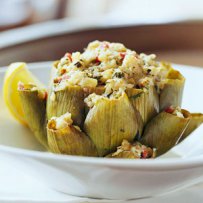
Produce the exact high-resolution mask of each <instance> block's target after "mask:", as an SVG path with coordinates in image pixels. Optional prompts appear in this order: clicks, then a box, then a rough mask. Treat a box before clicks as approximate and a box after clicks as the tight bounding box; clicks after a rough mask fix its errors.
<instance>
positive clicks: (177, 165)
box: [0, 62, 203, 199]
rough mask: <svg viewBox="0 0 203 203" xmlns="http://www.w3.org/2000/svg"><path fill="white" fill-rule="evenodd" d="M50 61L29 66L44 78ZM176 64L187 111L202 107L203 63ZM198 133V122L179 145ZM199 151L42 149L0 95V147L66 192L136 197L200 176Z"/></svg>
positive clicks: (197, 179)
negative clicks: (99, 154)
mask: <svg viewBox="0 0 203 203" xmlns="http://www.w3.org/2000/svg"><path fill="white" fill-rule="evenodd" d="M50 64H51V63H50V62H44V63H35V64H30V65H29V67H30V69H31V71H32V72H33V73H34V74H35V75H36V76H37V77H38V78H39V79H40V80H41V81H42V82H45V83H46V84H47V82H48V79H49V72H50V66H51V65H50ZM175 68H177V69H179V70H180V71H181V72H182V73H183V75H184V76H185V77H186V81H187V82H186V87H185V93H184V99H183V107H184V108H186V109H189V110H190V111H191V112H203V105H202V101H203V94H201V92H202V87H203V80H202V78H203V69H201V68H195V67H189V66H180V65H175ZM4 72H5V68H3V69H0V90H1V89H2V83H3V75H4ZM201 136H202V137H203V128H202V127H200V128H199V129H198V130H197V131H195V132H194V133H193V135H192V136H190V139H188V140H187V141H186V142H183V144H182V145H181V146H182V149H184V147H189V148H193V149H194V148H195V147H196V145H195V146H194V144H197V140H199V139H201V140H200V142H199V143H201V142H202V137H201ZM193 141H194V142H193ZM189 148H188V149H189ZM180 149H181V148H177V147H176V150H174V151H173V152H174V153H175V154H176V152H178V151H181V150H180ZM182 151H183V150H182ZM202 151H203V150H202ZM202 151H201V150H200V151H199V153H198V154H196V153H191V154H190V155H189V156H186V157H183V158H180V157H178V156H177V157H176V158H159V159H155V160H122V159H106V158H89V157H76V156H65V155H56V154H52V153H48V152H43V149H42V147H41V146H40V145H39V144H38V143H37V141H36V140H35V139H34V137H33V136H32V133H30V132H29V130H28V129H26V128H24V127H23V126H21V125H20V124H18V123H17V122H16V121H15V120H14V119H13V118H12V117H11V116H10V114H9V113H8V111H7V109H6V107H5V105H4V104H3V101H2V97H1V98H0V153H7V154H10V155H12V156H14V157H16V159H18V160H20V161H22V163H23V164H25V165H26V166H27V167H28V168H29V170H30V173H31V175H32V174H33V175H35V177H37V178H39V179H40V180H41V181H43V182H44V183H46V184H47V185H48V186H50V187H52V188H54V189H56V190H57V191H61V192H64V193H69V194H73V195H78V196H86V197H94V198H109V199H134V198H143V197H149V196H155V195H160V194H164V193H168V192H171V191H174V190H177V189H180V188H183V187H187V186H189V185H192V184H194V183H197V182H200V181H202V180H203V153H202ZM201 153H202V154H201ZM173 155H174V154H173ZM177 155H178V153H177Z"/></svg>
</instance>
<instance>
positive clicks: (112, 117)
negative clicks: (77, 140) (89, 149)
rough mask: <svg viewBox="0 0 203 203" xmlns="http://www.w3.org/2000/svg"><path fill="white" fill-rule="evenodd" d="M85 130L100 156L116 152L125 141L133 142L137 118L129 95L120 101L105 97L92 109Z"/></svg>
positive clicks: (85, 123) (123, 95) (123, 96)
mask: <svg viewBox="0 0 203 203" xmlns="http://www.w3.org/2000/svg"><path fill="white" fill-rule="evenodd" d="M84 130H85V132H86V133H87V134H88V136H89V137H90V138H91V140H92V141H93V143H94V144H95V146H96V148H97V151H98V154H99V156H104V155H107V154H109V153H110V152H112V151H114V150H115V149H116V147H117V146H119V145H120V144H121V143H122V140H123V139H126V140H129V141H132V140H133V139H134V138H135V136H136V133H137V131H138V124H137V117H136V113H135V111H134V109H133V106H132V104H131V103H130V101H129V99H128V97H127V95H126V94H125V93H123V94H122V95H121V96H120V97H119V98H118V99H116V98H111V99H109V98H107V97H103V98H101V99H100V100H98V101H97V103H96V104H95V105H94V106H93V107H92V108H91V109H90V111H89V113H88V114H87V117H86V120H85V122H84Z"/></svg>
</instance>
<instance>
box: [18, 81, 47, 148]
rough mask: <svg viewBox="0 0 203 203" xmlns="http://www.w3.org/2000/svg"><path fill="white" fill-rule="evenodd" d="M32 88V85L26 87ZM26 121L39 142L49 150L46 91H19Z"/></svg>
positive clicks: (28, 89)
mask: <svg viewBox="0 0 203 203" xmlns="http://www.w3.org/2000/svg"><path fill="white" fill-rule="evenodd" d="M25 86H30V85H25ZM18 92H19V96H20V100H21V103H22V106H23V112H24V117H25V120H26V122H27V124H28V126H29V128H30V129H31V131H32V132H33V133H34V135H35V137H36V138H37V140H38V141H39V142H40V143H41V144H42V145H43V146H44V147H46V148H47V149H48V144H47V133H46V91H45V90H38V89H35V90H31V89H30V88H27V89H23V90H22V89H19V90H18Z"/></svg>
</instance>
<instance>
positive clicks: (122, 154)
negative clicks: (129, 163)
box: [106, 140, 156, 159]
mask: <svg viewBox="0 0 203 203" xmlns="http://www.w3.org/2000/svg"><path fill="white" fill-rule="evenodd" d="M155 156H156V150H155V149H152V148H150V147H147V146H145V145H142V144H141V143H139V142H134V143H132V144H131V143H129V142H128V141H127V140H123V142H122V144H121V146H119V147H117V151H116V152H114V153H111V154H109V155H107V156H106V157H107V158H127V159H148V158H154V157H155Z"/></svg>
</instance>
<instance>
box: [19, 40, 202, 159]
mask: <svg viewBox="0 0 203 203" xmlns="http://www.w3.org/2000/svg"><path fill="white" fill-rule="evenodd" d="M50 78H51V80H50V83H49V88H48V98H47V100H46V94H45V91H44V90H40V89H39V88H37V87H34V86H29V85H27V86H26V85H25V88H23V89H19V94H20V98H21V101H22V104H23V106H24V114H25V119H26V120H27V123H28V125H29V127H30V129H31V130H32V131H33V132H34V134H35V136H36V138H37V139H38V140H39V142H40V143H42V144H43V145H44V146H45V147H47V149H49V150H50V151H52V152H54V153H59V154H69V155H80V156H99V157H111V158H133V159H137V158H140V159H141V158H154V157H155V155H157V156H159V155H161V154H163V153H165V152H167V151H168V150H170V149H171V148H172V147H173V146H174V145H176V144H178V143H179V142H181V141H182V140H183V139H185V138H186V137H187V136H188V135H189V134H191V132H192V131H194V130H195V128H197V127H198V126H199V125H200V124H201V123H202V122H203V116H202V114H198V113H197V114H192V113H189V112H188V111H186V110H183V109H181V102H182V94H183V89H184V83H185V78H184V77H183V76H182V75H181V73H180V72H179V71H177V70H174V69H173V68H172V67H171V65H170V64H167V63H163V62H161V63H159V62H157V61H156V60H155V55H153V54H152V55H145V54H137V53H136V52H135V51H132V50H130V49H127V48H126V47H125V46H124V45H123V44H120V43H110V42H100V41H94V42H91V43H90V44H89V45H88V47H87V48H86V49H85V51H84V52H83V53H80V52H75V53H72V54H71V53H66V54H65V55H64V57H62V58H61V59H60V60H59V61H56V62H54V64H53V67H52V71H51V77H50ZM40 95H41V96H40ZM42 95H43V96H42ZM155 152H156V153H155Z"/></svg>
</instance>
